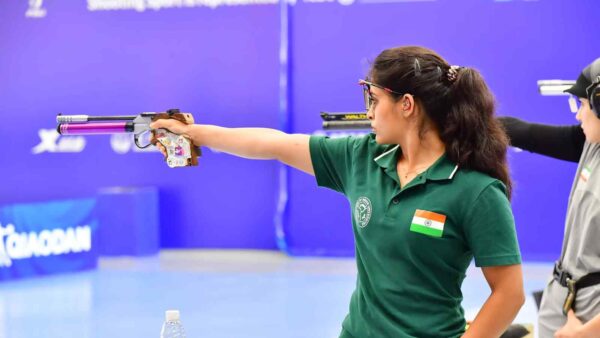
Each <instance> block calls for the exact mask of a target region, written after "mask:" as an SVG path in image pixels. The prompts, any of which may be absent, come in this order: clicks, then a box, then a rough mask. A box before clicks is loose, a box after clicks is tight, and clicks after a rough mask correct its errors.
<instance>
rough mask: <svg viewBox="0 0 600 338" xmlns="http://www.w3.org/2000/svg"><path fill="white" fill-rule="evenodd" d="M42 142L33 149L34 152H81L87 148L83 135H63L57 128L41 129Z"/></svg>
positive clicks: (39, 132) (39, 133)
mask: <svg viewBox="0 0 600 338" xmlns="http://www.w3.org/2000/svg"><path fill="white" fill-rule="evenodd" d="M38 135H39V137H40V141H41V142H40V143H39V144H38V145H36V146H35V147H33V149H31V152H32V153H33V154H41V153H45V152H49V153H80V152H81V151H83V149H84V148H85V138H84V137H83V136H63V137H60V134H59V133H58V131H56V129H40V130H39V131H38Z"/></svg>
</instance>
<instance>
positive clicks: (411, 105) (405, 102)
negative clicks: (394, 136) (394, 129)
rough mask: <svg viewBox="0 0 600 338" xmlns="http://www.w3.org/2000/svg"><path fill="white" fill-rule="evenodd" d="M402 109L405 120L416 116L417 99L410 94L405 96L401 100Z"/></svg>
mask: <svg viewBox="0 0 600 338" xmlns="http://www.w3.org/2000/svg"><path fill="white" fill-rule="evenodd" d="M399 103H400V109H401V111H402V116H404V117H405V118H409V117H411V116H413V115H414V114H415V108H416V105H415V98H414V96H412V95H410V94H404V95H403V96H402V98H400V101H399Z"/></svg>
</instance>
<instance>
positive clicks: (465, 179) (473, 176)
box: [454, 169, 507, 196]
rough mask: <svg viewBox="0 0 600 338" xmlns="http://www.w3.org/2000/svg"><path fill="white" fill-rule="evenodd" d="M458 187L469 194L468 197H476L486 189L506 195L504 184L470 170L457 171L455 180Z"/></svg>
mask: <svg viewBox="0 0 600 338" xmlns="http://www.w3.org/2000/svg"><path fill="white" fill-rule="evenodd" d="M454 179H455V180H456V181H457V182H456V183H459V185H460V186H463V187H464V189H465V190H468V191H469V192H470V195H473V196H478V195H480V194H481V193H482V192H483V191H485V190H488V189H493V190H500V191H501V192H502V193H503V194H504V195H507V189H506V185H505V184H504V182H502V181H501V180H499V179H497V178H495V177H492V176H490V175H489V174H486V173H484V172H481V171H477V170H472V169H459V170H458V171H457V172H456V175H455V178H454Z"/></svg>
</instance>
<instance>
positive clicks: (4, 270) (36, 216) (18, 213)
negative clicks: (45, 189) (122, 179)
mask: <svg viewBox="0 0 600 338" xmlns="http://www.w3.org/2000/svg"><path fill="white" fill-rule="evenodd" d="M95 204H96V201H95V200H94V199H79V200H65V201H56V202H47V203H35V204H15V205H9V206H4V207H0V281H1V280H11V279H19V278H24V277H32V276H41V275H50V274H55V273H63V272H71V271H80V270H86V269H93V268H95V267H96V266H97V262H98V251H97V250H96V246H95V231H96V229H97V221H96V219H95V218H94V216H93V209H94V207H95Z"/></svg>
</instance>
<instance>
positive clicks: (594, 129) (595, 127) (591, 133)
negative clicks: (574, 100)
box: [575, 98, 600, 143]
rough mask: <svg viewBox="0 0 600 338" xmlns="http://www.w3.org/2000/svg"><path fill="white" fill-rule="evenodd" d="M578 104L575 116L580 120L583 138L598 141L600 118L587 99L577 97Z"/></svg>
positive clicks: (599, 138) (593, 141)
mask: <svg viewBox="0 0 600 338" xmlns="http://www.w3.org/2000/svg"><path fill="white" fill-rule="evenodd" d="M579 101H580V106H579V110H577V115H576V116H575V118H576V119H577V121H579V122H581V129H583V133H584V134H585V139H586V140H587V141H588V142H590V143H600V119H599V118H598V117H597V116H596V114H594V112H593V111H592V108H591V107H590V103H589V101H588V100H587V99H584V98H579Z"/></svg>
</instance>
